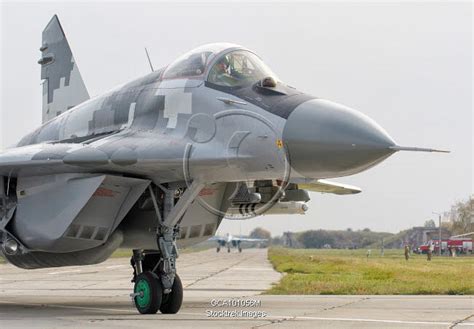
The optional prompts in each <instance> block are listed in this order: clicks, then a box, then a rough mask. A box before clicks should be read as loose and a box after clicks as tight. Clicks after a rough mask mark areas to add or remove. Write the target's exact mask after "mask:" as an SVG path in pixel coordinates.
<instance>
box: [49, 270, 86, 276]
mask: <svg viewBox="0 0 474 329" xmlns="http://www.w3.org/2000/svg"><path fill="white" fill-rule="evenodd" d="M77 272H81V270H69V271H59V272H50V273H48V274H50V275H55V274H65V273H77Z"/></svg>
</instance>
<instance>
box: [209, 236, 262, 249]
mask: <svg viewBox="0 0 474 329" xmlns="http://www.w3.org/2000/svg"><path fill="white" fill-rule="evenodd" d="M209 241H216V242H217V249H216V252H219V251H221V247H227V252H230V248H231V247H234V248H237V249H238V250H239V252H242V246H241V243H242V242H267V241H268V239H252V238H242V237H235V236H232V234H230V233H227V235H226V236H225V237H218V236H215V237H212V238H210V239H209Z"/></svg>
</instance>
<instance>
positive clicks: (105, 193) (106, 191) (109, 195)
mask: <svg viewBox="0 0 474 329" xmlns="http://www.w3.org/2000/svg"><path fill="white" fill-rule="evenodd" d="M93 196H102V197H106V198H113V197H114V196H115V192H114V191H112V190H109V189H107V188H104V187H99V188H98V189H97V190H96V191H95V192H94V195H93Z"/></svg>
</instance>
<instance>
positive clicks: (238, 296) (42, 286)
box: [0, 249, 474, 329]
mask: <svg viewBox="0 0 474 329" xmlns="http://www.w3.org/2000/svg"><path fill="white" fill-rule="evenodd" d="M266 254H267V252H266V250H265V249H244V251H243V252H242V253H241V254H239V253H237V252H236V251H235V250H233V251H232V252H231V253H230V254H228V253H227V252H226V250H222V251H221V252H220V253H216V252H215V250H207V251H203V252H196V253H187V254H182V255H181V256H180V258H179V261H178V273H179V275H180V276H181V278H182V281H183V284H184V286H185V290H184V303H183V307H182V308H181V311H180V312H179V313H178V314H175V315H163V314H159V313H158V314H156V315H139V314H138V312H137V311H136V310H135V307H134V306H133V304H132V301H131V298H130V297H129V294H130V292H131V291H132V287H133V286H132V284H131V283H130V278H131V273H132V270H131V267H130V266H129V260H128V259H125V258H116V259H110V260H108V261H106V262H104V263H102V264H98V265H92V266H82V267H64V268H49V269H40V270H29V271H27V270H21V269H17V268H15V267H13V266H11V265H8V264H3V265H0V328H63V327H68V328H78V327H87V328H122V327H123V328H169V327H172V328H173V327H176V328H222V327H229V328H257V327H269V328H295V327H297V328H450V327H451V328H452V327H456V328H473V329H474V299H473V297H472V296H269V295H260V294H261V293H262V292H264V291H265V290H266V289H268V288H269V287H271V284H272V283H274V282H278V280H279V279H280V277H281V276H280V274H279V273H277V272H275V271H274V270H273V269H272V267H271V265H270V264H269V262H268V261H267V257H266ZM466 275H472V273H471V274H466ZM229 300H230V305H227V306H225V305H224V304H225V303H226V302H228V301H229ZM242 303H248V304H253V305H248V306H249V307H241V306H239V305H238V304H242ZM216 304H217V305H216ZM250 306H253V307H250Z"/></svg>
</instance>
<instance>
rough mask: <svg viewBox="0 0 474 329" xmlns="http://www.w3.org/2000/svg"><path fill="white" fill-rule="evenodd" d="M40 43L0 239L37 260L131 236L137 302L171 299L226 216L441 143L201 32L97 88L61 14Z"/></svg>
mask: <svg viewBox="0 0 474 329" xmlns="http://www.w3.org/2000/svg"><path fill="white" fill-rule="evenodd" d="M262 41H263V40H262ZM40 51H41V57H40V60H39V61H38V63H39V64H40V65H41V79H42V81H43V86H42V88H43V105H42V109H43V112H42V118H43V124H42V125H41V126H40V127H39V128H38V129H36V130H35V131H33V132H31V133H30V134H28V135H26V136H25V137H24V138H23V139H21V140H20V141H19V143H18V144H17V145H16V146H15V147H13V148H10V149H7V150H6V151H4V152H3V153H0V218H1V221H0V232H1V238H0V245H1V249H2V253H3V254H4V256H5V257H6V259H7V260H8V261H9V262H10V263H11V264H13V265H16V266H18V267H21V268H25V269H34V268H45V267H55V266H69V265H88V264H96V263H100V262H103V261H104V260H106V259H107V258H108V257H109V256H110V255H111V254H112V253H113V252H114V251H115V250H116V249H117V248H119V247H121V248H129V249H132V250H133V257H132V259H131V265H132V268H133V277H132V279H133V281H134V282H135V286H134V291H133V293H132V294H131V298H132V299H133V300H134V303H135V306H136V308H137V310H138V311H139V312H140V313H156V312H157V311H158V310H160V311H161V312H162V313H176V312H178V310H179V309H180V307H181V304H182V299H183V287H182V284H181V280H180V278H179V276H178V274H177V268H176V258H177V257H178V248H179V247H183V246H189V245H192V244H196V243H198V242H201V241H205V240H207V239H209V237H211V236H213V235H214V234H215V232H216V230H217V228H218V227H219V225H220V223H221V221H222V219H223V218H224V217H232V218H235V217H236V216H237V217H239V218H240V219H245V218H248V217H252V216H255V215H259V214H264V213H276V214H278V213H279V214H302V213H304V212H305V211H306V209H307V205H306V202H307V201H308V200H309V193H308V191H318V192H323V193H335V194H354V193H359V192H360V189H358V188H357V187H352V186H348V185H344V184H338V183H333V182H330V181H327V180H325V179H327V178H333V177H341V176H347V175H353V174H357V173H360V172H362V171H364V170H367V169H369V168H371V167H373V166H375V165H376V164H378V163H380V162H381V161H383V160H385V159H386V158H388V157H389V156H390V155H392V154H394V153H395V152H397V151H402V150H411V151H435V150H432V149H418V148H410V147H401V146H398V145H397V143H395V141H394V140H393V139H392V138H391V137H390V136H389V135H388V133H387V132H386V131H385V130H384V129H382V128H381V127H380V126H379V125H378V124H377V123H375V122H374V121H373V120H372V119H370V118H369V117H367V116H366V115H364V114H362V113H361V112H358V111H356V110H354V109H351V108H349V107H347V106H343V105H340V104H337V103H334V102H332V101H329V100H325V99H321V98H317V97H315V96H311V95H308V94H305V93H303V92H300V91H298V90H297V89H295V88H293V87H291V86H288V85H287V84H285V83H284V82H283V81H281V80H280V79H279V78H278V77H277V75H275V74H274V73H273V72H272V71H271V70H270V68H268V66H267V65H265V64H264V62H263V61H262V59H261V58H260V57H259V56H258V55H257V54H255V53H254V52H252V51H251V50H249V49H246V48H244V47H241V46H239V45H235V44H230V43H214V44H208V45H204V46H201V47H199V48H196V49H194V50H191V51H190V52H188V53H186V54H184V55H182V56H180V57H179V58H177V59H176V60H175V61H174V62H172V63H171V64H169V65H167V66H165V67H163V68H161V69H158V70H156V71H153V72H151V73H149V74H147V75H145V76H143V77H141V78H139V79H136V80H134V81H131V82H128V83H126V84H124V85H121V86H118V87H116V88H114V89H112V90H111V91H109V92H107V93H105V94H103V95H99V96H97V97H94V98H89V93H88V91H87V89H86V86H85V84H84V82H83V80H82V78H81V74H80V72H79V68H78V65H77V62H76V60H75V58H74V57H73V55H72V52H71V49H70V47H69V44H68V42H67V39H66V37H65V34H64V31H63V29H62V27H61V25H60V23H59V20H58V18H57V17H56V16H54V17H53V18H52V19H51V21H50V22H49V23H48V24H47V26H46V28H45V29H44V31H43V34H42V44H41V46H40ZM99 51H100V50H99ZM117 56H120V54H118V55H117ZM124 60H126V58H124ZM294 69H295V70H298V69H300V70H304V68H303V67H298V62H295V63H294ZM11 124H14V123H13V122H12V123H11Z"/></svg>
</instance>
